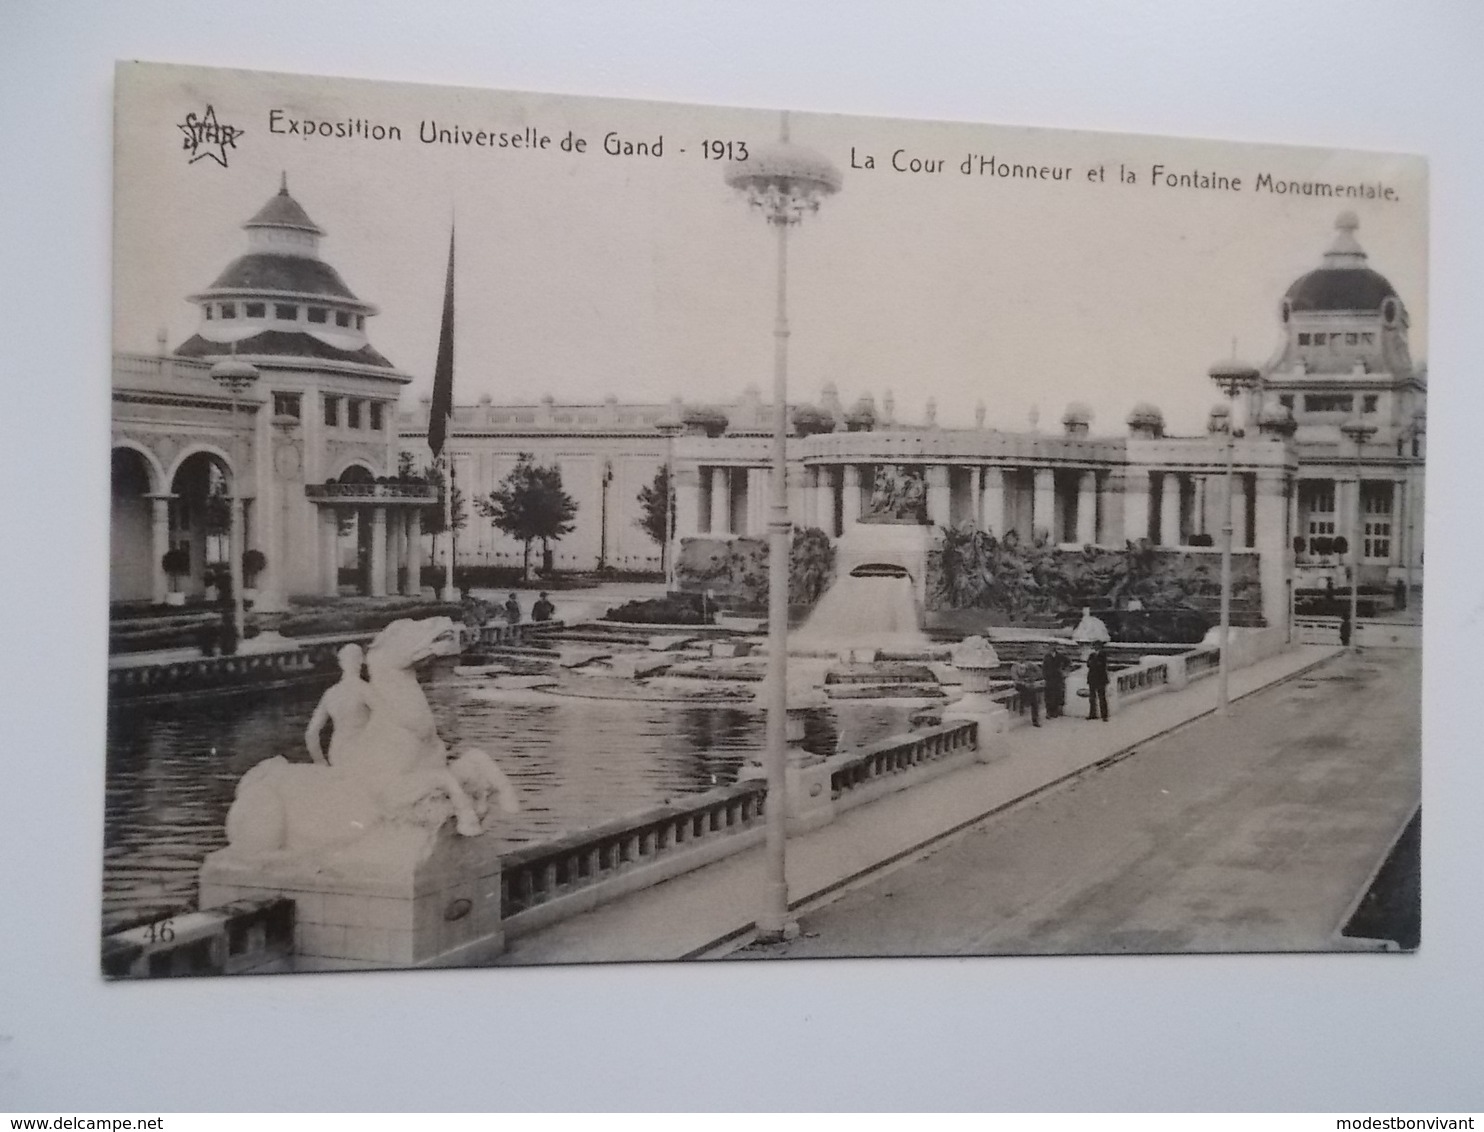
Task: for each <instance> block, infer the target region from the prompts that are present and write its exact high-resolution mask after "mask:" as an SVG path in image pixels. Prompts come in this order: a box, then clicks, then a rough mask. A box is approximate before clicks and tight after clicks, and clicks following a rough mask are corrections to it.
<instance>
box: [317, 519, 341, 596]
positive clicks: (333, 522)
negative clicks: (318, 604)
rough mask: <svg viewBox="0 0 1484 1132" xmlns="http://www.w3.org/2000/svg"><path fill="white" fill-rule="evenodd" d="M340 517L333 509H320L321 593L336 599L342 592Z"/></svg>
mask: <svg viewBox="0 0 1484 1132" xmlns="http://www.w3.org/2000/svg"><path fill="white" fill-rule="evenodd" d="M339 549H340V515H339V513H338V512H337V511H336V510H335V508H333V507H321V508H320V509H319V581H320V593H322V594H324V595H326V596H327V597H334V596H335V595H336V594H338V593H339V592H340V556H339V553H338V552H339Z"/></svg>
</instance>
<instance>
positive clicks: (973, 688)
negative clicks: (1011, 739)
mask: <svg viewBox="0 0 1484 1132" xmlns="http://www.w3.org/2000/svg"><path fill="white" fill-rule="evenodd" d="M951 663H952V665H953V668H954V670H955V671H956V672H958V674H959V677H960V683H961V685H962V687H963V695H962V696H961V697H959V699H958V700H956V701H955V702H954V703H952V704H950V705H949V706H948V708H947V709H946V710H945V711H944V712H943V722H944V723H945V724H947V723H951V722H953V721H955V720H959V719H969V720H973V721H974V722H975V723H977V724H978V725H979V741H978V746H979V761H981V762H983V761H984V760H985V759H986V758H988V756H989V751H990V748H991V746H992V741H991V740H990V738H989V737H990V736H991V735H998V734H1000V733H1002V732H1004V731H1007V730H1009V727H1010V713H1009V712H1008V711H1006V710H1005V706H1004V705H1003V704H1001V703H997V702H996V701H995V700H994V699H993V698H992V697H991V695H990V690H991V688H992V687H993V678H994V671H995V669H996V668H998V667H999V663H1000V658H999V654H998V653H996V652H995V649H994V646H993V645H992V644H990V643H989V642H988V641H987V640H985V639H984V638H983V637H968V638H966V639H965V640H964V641H963V642H961V643H960V644H959V645H957V646H956V647H955V648H954V650H953V656H952V660H951Z"/></svg>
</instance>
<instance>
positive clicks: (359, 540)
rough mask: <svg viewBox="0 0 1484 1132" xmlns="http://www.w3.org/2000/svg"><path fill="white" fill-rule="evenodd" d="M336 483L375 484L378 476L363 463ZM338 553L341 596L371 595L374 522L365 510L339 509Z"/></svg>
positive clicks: (352, 466) (337, 518)
mask: <svg viewBox="0 0 1484 1132" xmlns="http://www.w3.org/2000/svg"><path fill="white" fill-rule="evenodd" d="M333 482H335V483H347V484H374V483H375V482H376V477H375V476H374V475H372V474H371V470H370V469H369V468H367V467H365V466H364V465H362V464H352V465H350V467H348V468H346V469H345V471H343V472H341V473H340V476H339V478H338V479H337V480H335V481H333ZM335 517H336V535H337V537H336V543H335V546H336V552H335V561H336V564H337V566H338V573H337V580H338V586H339V591H338V592H340V593H350V594H369V593H370V592H371V521H370V518H369V516H368V515H367V514H366V510H365V508H363V507H337V508H336V509H335Z"/></svg>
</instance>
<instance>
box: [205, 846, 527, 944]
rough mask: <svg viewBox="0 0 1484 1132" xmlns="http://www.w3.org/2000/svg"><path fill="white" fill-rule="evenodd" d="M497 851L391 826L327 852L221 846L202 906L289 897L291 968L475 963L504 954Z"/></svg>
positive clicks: (209, 863)
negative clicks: (291, 912)
mask: <svg viewBox="0 0 1484 1132" xmlns="http://www.w3.org/2000/svg"><path fill="white" fill-rule="evenodd" d="M500 870H501V862H500V854H499V851H498V848H497V846H496V842H495V839H494V838H493V837H490V836H489V835H487V834H486V835H481V836H478V837H460V836H458V835H457V834H456V833H455V832H454V828H453V822H452V820H450V821H448V822H445V823H444V824H443V825H442V826H441V827H439V829H438V830H436V831H432V832H430V831H428V830H427V829H424V828H419V827H417V826H414V825H399V826H387V827H383V828H380V829H377V830H375V831H373V832H372V833H371V834H368V835H367V837H365V838H363V839H362V840H361V841H359V842H357V843H355V844H354V845H352V846H349V847H346V848H340V849H331V850H313V851H295V850H282V851H276V852H268V853H255V854H249V853H241V852H234V851H233V850H232V849H230V848H228V849H221V850H218V851H217V852H215V853H212V854H211V855H210V856H208V857H207V858H206V861H205V863H204V864H202V866H201V877H200V906H201V907H202V908H209V907H213V906H215V905H218V904H226V903H229V902H231V901H234V900H243V899H258V898H262V897H269V896H286V897H289V898H290V899H291V900H293V902H294V913H295V922H294V960H293V962H294V968H295V969H296V970H310V971H314V970H344V969H353V968H365V967H377V968H379V967H422V966H428V967H436V966H478V965H480V964H483V963H489V962H492V961H493V960H494V959H495V958H496V957H497V956H499V955H500V954H501V953H502V952H503V951H504V949H505V935H504V931H503V929H502V927H501V922H500V921H501V881H500Z"/></svg>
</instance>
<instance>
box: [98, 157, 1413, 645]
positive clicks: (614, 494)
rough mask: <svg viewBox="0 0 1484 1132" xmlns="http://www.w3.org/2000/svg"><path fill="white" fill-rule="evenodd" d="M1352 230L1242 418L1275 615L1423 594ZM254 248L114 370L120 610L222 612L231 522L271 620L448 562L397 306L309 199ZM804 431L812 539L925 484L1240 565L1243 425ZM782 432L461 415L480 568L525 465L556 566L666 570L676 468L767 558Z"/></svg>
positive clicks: (455, 446)
mask: <svg viewBox="0 0 1484 1132" xmlns="http://www.w3.org/2000/svg"><path fill="white" fill-rule="evenodd" d="M1357 227H1358V224H1357V222H1356V219H1355V217H1354V215H1353V214H1350V213H1344V214H1342V215H1341V216H1340V218H1339V220H1338V221H1337V225H1336V229H1337V231H1336V235H1335V238H1334V242H1333V245H1332V246H1331V247H1330V249H1329V251H1328V252H1326V253H1325V254H1324V255H1323V257H1322V259H1321V261H1320V263H1319V265H1318V266H1317V267H1316V268H1315V269H1314V270H1313V271H1311V272H1308V273H1306V274H1305V275H1304V276H1302V277H1301V278H1299V279H1298V280H1296V281H1295V282H1294V283H1293V285H1292V286H1291V287H1290V288H1289V289H1288V291H1287V292H1286V294H1285V295H1284V296H1283V297H1282V300H1281V303H1280V306H1279V310H1278V317H1279V322H1280V327H1281V342H1280V345H1279V348H1278V350H1277V351H1276V353H1275V354H1274V355H1273V357H1272V358H1271V359H1270V360H1269V361H1268V362H1267V363H1266V364H1265V365H1264V366H1263V367H1261V381H1260V383H1259V385H1258V388H1257V389H1256V390H1255V391H1254V392H1253V393H1252V394H1251V395H1250V396H1249V397H1248V398H1247V400H1246V403H1245V404H1243V405H1241V406H1238V411H1239V417H1240V420H1239V423H1240V424H1244V425H1245V428H1244V429H1243V430H1242V432H1241V435H1240V438H1239V439H1235V440H1234V442H1233V451H1232V459H1233V468H1234V477H1233V483H1234V493H1233V497H1232V513H1233V528H1234V543H1235V545H1236V546H1237V547H1238V548H1248V549H1251V550H1255V551H1257V552H1259V554H1260V556H1261V562H1262V567H1261V571H1262V580H1263V591H1264V605H1265V614H1266V615H1267V616H1268V618H1269V619H1270V620H1274V619H1279V618H1281V617H1282V616H1283V615H1284V614H1285V611H1286V608H1287V604H1286V603H1287V600H1288V596H1289V594H1290V593H1291V591H1292V588H1293V587H1294V586H1295V584H1296V585H1298V586H1299V587H1304V586H1314V585H1320V586H1322V585H1323V584H1324V581H1325V579H1329V580H1331V581H1334V582H1335V583H1336V584H1339V583H1340V582H1341V581H1343V580H1344V577H1345V575H1344V566H1345V561H1344V558H1345V556H1344V555H1343V554H1340V553H1338V552H1337V550H1336V547H1335V544H1334V542H1333V540H1334V538H1335V537H1336V536H1344V537H1345V540H1346V543H1347V544H1348V545H1349V546H1352V547H1354V548H1356V550H1357V551H1358V557H1359V568H1360V575H1361V581H1362V583H1363V584H1365V585H1382V584H1389V583H1395V582H1396V581H1398V580H1403V579H1409V580H1410V582H1411V584H1412V585H1413V586H1420V585H1421V577H1422V551H1421V547H1422V517H1423V506H1422V500H1423V493H1424V478H1423V461H1424V455H1425V453H1424V444H1425V427H1424V425H1425V410H1426V375H1425V372H1423V371H1422V370H1420V369H1419V368H1418V367H1417V366H1415V365H1414V364H1413V362H1412V360H1411V354H1410V349H1409V344H1408V328H1409V322H1408V315H1407V311H1406V307H1405V305H1404V304H1403V302H1402V299H1401V297H1400V296H1398V295H1397V294H1396V292H1395V291H1394V289H1393V288H1392V287H1391V285H1390V283H1389V282H1388V281H1387V280H1386V279H1385V277H1384V276H1382V275H1380V274H1379V273H1378V272H1376V271H1374V270H1373V269H1372V268H1371V267H1370V266H1369V264H1368V262H1367V258H1366V255H1365V252H1364V251H1363V250H1362V248H1361V246H1360V244H1359V243H1358V241H1357V239H1356V235H1355V233H1356V229H1357ZM244 228H245V229H246V232H247V249H246V252H245V254H244V255H242V256H241V257H239V258H238V259H237V260H235V261H233V262H232V263H231V264H229V265H228V266H227V268H226V269H225V270H224V271H223V272H222V273H221V275H220V276H219V277H218V278H217V279H216V280H215V281H214V282H213V283H212V284H211V285H210V286H209V287H207V288H206V289H205V290H203V291H201V292H199V293H198V294H195V295H192V296H191V297H190V299H191V301H192V302H194V303H195V304H196V305H197V306H198V308H199V309H200V312H201V315H200V322H199V326H198V329H197V332H196V333H195V334H194V335H192V336H191V337H190V338H189V339H188V340H187V341H185V342H184V343H182V344H180V345H179V346H178V347H176V348H175V350H174V351H173V352H168V353H167V352H166V349H165V343H164V342H163V341H162V342H161V344H160V349H159V351H158V352H157V354H155V355H119V356H117V357H116V358H115V362H114V393H113V398H114V429H113V432H114V436H113V524H114V525H113V540H114V541H113V572H112V585H111V592H112V596H113V597H114V599H115V600H119V601H152V602H163V601H166V600H170V599H169V596H168V595H170V594H171V593H172V592H184V593H200V592H201V591H202V589H203V588H204V587H205V585H206V581H207V573H208V566H209V565H210V564H211V563H212V562H214V561H221V560H224V559H225V557H226V556H227V555H228V554H229V553H232V552H233V551H232V549H231V548H230V547H229V546H228V545H227V544H228V542H230V538H231V536H230V534H228V533H227V532H229V531H231V530H232V529H234V527H233V524H232V523H231V522H227V521H224V520H223V512H224V510H225V511H226V514H227V516H228V518H230V517H231V514H232V508H237V509H238V512H237V517H238V520H239V524H238V525H239V526H240V528H241V533H240V535H239V536H238V543H237V547H238V549H237V551H236V552H239V553H240V552H241V550H242V549H255V550H258V551H260V552H261V554H262V556H263V559H264V560H265V564H263V565H262V568H261V569H260V570H258V571H257V572H256V577H254V578H250V579H249V582H250V583H251V582H255V583H256V585H255V590H256V594H257V601H258V607H259V608H264V609H273V608H277V607H280V606H281V605H282V603H283V602H284V601H285V599H286V598H287V597H288V596H289V595H291V594H335V593H339V592H343V588H349V589H352V590H355V591H358V592H362V593H369V594H386V593H392V592H413V591H415V590H417V589H418V580H419V577H420V566H421V564H422V563H423V562H424V561H426V560H427V558H428V556H429V554H430V553H431V550H432V548H431V544H430V542H429V540H428V537H427V536H426V535H425V534H424V533H423V521H424V515H425V514H426V513H427V508H428V506H429V504H430V503H431V502H432V501H433V499H434V493H433V491H432V489H429V488H426V487H422V486H420V485H415V484H408V483H405V482H387V481H390V480H392V478H393V477H394V476H395V475H396V472H397V468H398V464H399V458H401V457H403V456H404V454H405V457H406V458H407V459H409V460H410V462H411V463H412V464H413V465H414V466H416V467H419V468H420V467H423V466H425V465H426V464H427V463H428V462H429V459H430V456H429V452H428V449H427V425H428V415H429V408H430V406H429V404H428V403H427V401H426V400H424V401H423V402H422V403H421V404H419V405H416V406H413V407H410V408H408V409H406V410H403V411H399V409H398V398H399V395H400V394H401V391H402V389H403V387H404V386H405V385H406V384H407V383H408V382H409V381H410V380H411V379H410V377H409V375H408V374H406V373H405V372H403V371H401V370H398V369H397V368H395V367H394V366H393V365H392V364H391V363H390V362H389V361H388V360H387V359H386V358H384V357H382V356H381V355H380V354H379V353H377V351H376V350H375V349H374V348H373V347H372V346H371V344H370V341H369V339H368V337H367V334H366V321H367V319H368V318H371V317H373V316H374V315H375V314H376V308H375V307H373V306H372V305H370V304H369V303H366V302H363V301H362V300H360V299H359V298H357V297H356V295H355V294H354V293H353V292H352V291H351V290H350V288H349V287H348V286H347V285H346V284H345V283H344V281H343V280H341V278H340V276H339V275H338V273H337V272H336V271H335V270H334V268H333V267H331V266H330V265H329V264H328V263H326V262H325V261H324V260H323V259H322V258H321V257H320V254H319V244H320V240H321V238H322V237H323V236H324V233H323V231H322V230H321V229H320V228H319V227H318V226H317V225H316V224H314V222H313V221H311V220H310V219H309V217H308V215H307V213H306V212H305V211H304V209H303V208H302V207H301V206H300V205H299V204H298V202H297V201H295V200H294V199H293V197H291V196H290V195H289V193H288V188H287V185H286V184H284V185H282V186H281V187H280V190H279V192H278V193H277V195H275V196H274V197H272V198H271V199H270V200H269V202H268V203H267V204H266V205H265V206H264V207H263V209H261V210H260V211H259V212H258V213H257V214H256V215H255V216H254V217H252V218H251V219H250V220H249V221H248V222H247V223H246V224H245V225H244ZM224 362H231V363H234V364H238V368H240V363H246V364H248V365H250V366H251V367H252V370H253V371H254V373H255V375H256V378H257V379H256V380H255V381H253V382H251V383H250V386H249V387H247V388H242V389H240V390H239V391H237V392H235V393H234V392H233V391H232V390H231V389H230V388H229V387H228V385H227V384H225V383H224V382H223V381H222V380H219V379H220V378H221V377H222V376H223V372H222V371H221V366H222V363H224ZM229 368H230V367H229ZM214 372H216V373H217V378H213V373H214ZM1191 380H1192V381H1193V382H1198V383H1207V381H1208V379H1207V378H1206V376H1205V375H1199V374H1195V375H1192V377H1191ZM1213 392H1214V390H1213ZM792 419H793V422H794V425H795V429H796V435H795V437H794V439H792V440H791V442H790V445H789V460H788V498H789V511H790V517H791V519H792V521H793V522H794V523H795V524H796V525H803V526H809V527H817V528H819V529H821V530H823V531H824V532H825V533H826V534H828V535H829V536H830V537H832V538H834V539H837V540H841V539H847V538H848V537H849V536H850V534H851V532H852V531H853V530H855V529H856V528H857V527H858V526H859V524H860V523H861V521H862V519H865V518H869V517H870V515H871V512H872V511H873V510H874V509H879V508H880V507H881V506H883V505H884V504H885V502H886V501H885V500H884V498H883V495H884V493H885V494H889V493H890V491H891V490H892V485H893V484H896V483H898V482H899V481H902V480H904V479H905V481H910V482H912V483H915V484H918V485H920V492H921V495H922V499H921V504H922V515H923V519H924V521H925V522H926V523H927V524H932V525H949V524H957V523H962V522H973V523H976V524H977V525H979V526H981V527H983V528H985V529H987V530H990V531H992V532H995V533H996V534H1003V533H1005V532H1007V531H1011V530H1013V531H1016V532H1018V534H1019V535H1020V536H1021V537H1046V538H1049V539H1050V540H1052V541H1054V542H1057V543H1066V544H1072V545H1086V544H1101V545H1114V546H1119V545H1122V544H1123V543H1124V542H1125V541H1126V540H1134V539H1148V540H1150V541H1151V542H1153V543H1155V544H1157V545H1161V546H1190V545H1192V543H1194V544H1196V545H1201V544H1205V545H1209V544H1210V543H1212V542H1215V543H1218V544H1219V538H1220V533H1221V529H1222V522H1223V519H1222V516H1223V513H1224V512H1223V505H1224V503H1225V494H1224V484H1225V457H1226V429H1227V423H1228V409H1227V406H1226V405H1224V404H1223V405H1218V406H1217V407H1216V409H1213V411H1212V414H1211V419H1210V422H1209V426H1208V430H1207V432H1206V433H1204V434H1202V435H1197V436H1188V437H1176V436H1169V435H1166V433H1165V429H1164V421H1163V417H1162V415H1161V413H1160V411H1159V409H1158V408H1157V407H1155V406H1152V405H1149V404H1143V403H1141V404H1138V405H1136V406H1134V408H1133V410H1132V411H1131V412H1130V413H1129V415H1128V417H1127V420H1126V427H1125V428H1124V429H1122V430H1120V431H1119V432H1118V433H1116V434H1096V433H1094V432H1093V430H1092V427H1091V426H1092V419H1091V414H1090V413H1089V412H1088V411H1087V410H1086V408H1085V407H1083V406H1081V405H1078V404H1073V405H1071V406H1069V407H1068V408H1067V411H1066V412H1065V414H1064V415H1063V418H1062V421H1061V427H1060V429H1059V430H1048V431H1045V432H1043V431H1041V430H1040V429H1038V428H1037V427H1035V426H1034V425H1032V427H1031V428H1029V429H1025V430H1018V431H1009V430H1003V429H999V428H995V427H992V426H990V425H988V424H986V422H985V419H984V411H983V409H982V408H981V409H980V411H979V412H978V414H977V415H976V423H975V426H974V427H973V428H943V427H939V425H938V424H937V422H936V419H935V412H934V410H933V407H932V403H931V402H929V405H928V411H927V415H926V419H924V420H923V421H921V422H913V423H907V422H902V421H898V420H897V419H896V414H895V406H894V405H893V403H892V400H891V397H890V395H889V394H888V395H887V396H886V398H885V399H884V401H883V403H882V405H881V407H880V409H879V410H878V408H877V406H876V404H875V402H874V401H873V400H872V399H871V398H869V397H864V398H861V399H860V400H859V401H857V402H855V403H854V404H853V405H852V406H850V407H848V408H847V407H846V406H845V405H844V404H843V403H842V402H841V400H840V397H839V394H838V392H837V391H836V390H835V389H834V387H832V386H826V387H825V389H824V390H823V391H822V396H821V398H820V401H819V403H818V404H817V405H808V406H804V405H800V406H795V407H794V408H793V410H792ZM771 429H772V407H771V406H769V405H768V404H766V403H764V402H763V401H762V400H761V397H760V395H759V394H758V392H757V390H756V389H755V388H749V389H748V390H747V391H745V392H744V394H743V395H742V396H741V397H740V398H739V399H738V400H737V401H735V402H734V403H732V404H730V405H725V406H699V405H686V404H684V403H683V402H681V401H680V400H678V399H677V400H675V401H672V402H670V403H668V404H664V403H656V404H623V403H620V402H618V401H617V400H615V399H611V398H610V399H609V400H607V401H603V402H598V403H583V404H559V403H557V402H556V401H554V400H553V399H551V398H549V397H548V398H544V399H541V400H539V401H536V402H534V403H526V404H501V405H496V404H494V403H493V402H492V400H491V399H490V398H489V397H487V396H486V397H484V398H482V399H481V400H480V401H479V402H478V403H477V404H473V405H462V406H458V407H456V408H455V410H454V413H453V417H452V419H451V422H450V427H449V430H448V441H447V451H448V454H449V457H450V460H451V462H452V468H453V475H454V482H455V483H456V484H457V486H458V487H459V489H460V490H461V492H462V493H463V496H464V500H465V509H466V523H465V526H464V528H463V530H462V531H460V533H459V538H458V549H457V558H458V562H459V564H461V565H487V566H502V565H503V566H516V565H519V564H520V563H521V561H522V558H523V549H524V548H523V547H522V546H521V545H520V544H519V543H517V542H516V541H515V540H513V539H511V538H509V537H508V536H505V535H503V534H502V533H501V532H499V531H498V530H496V529H495V528H494V527H493V525H492V524H491V523H490V522H489V521H488V520H487V519H486V518H484V517H483V516H482V515H480V514H479V513H478V512H477V510H476V509H475V508H474V507H473V506H472V503H473V501H474V500H475V499H477V498H479V497H485V496H487V495H488V494H489V493H490V492H491V491H493V490H494V489H495V488H496V487H497V486H498V485H499V483H500V482H501V480H502V479H504V477H505V476H506V475H507V474H508V473H509V472H510V470H511V469H513V468H514V466H515V464H516V462H517V460H518V459H519V458H520V456H521V455H523V454H529V455H530V456H532V457H533V458H534V459H535V460H536V462H537V463H539V464H543V465H548V466H556V467H558V468H559V469H560V470H561V473H562V480H563V486H564V489H565V490H566V491H567V492H568V493H569V494H570V495H571V496H572V497H573V499H574V501H575V503H576V504H577V515H576V520H575V528H574V530H573V531H572V532H571V533H570V534H568V535H567V536H565V537H564V538H562V539H561V540H559V541H558V542H557V543H556V544H555V545H554V547H553V551H554V554H553V563H552V564H553V566H554V567H555V568H556V569H558V570H582V571H591V570H600V569H604V568H609V569H613V570H617V571H645V570H647V571H655V570H658V569H659V568H660V566H661V561H662V547H661V545H659V544H658V543H656V542H655V540H654V539H653V538H651V536H650V535H649V534H648V533H647V532H646V531H645V530H644V529H643V527H642V525H641V520H642V517H643V508H642V506H641V504H640V500H639V496H640V492H641V490H642V489H644V488H645V487H649V486H651V485H653V484H654V483H655V478H656V474H657V473H658V472H659V471H660V469H661V468H663V467H665V466H666V465H667V464H669V465H670V466H672V467H673V469H674V482H675V497H676V510H675V527H676V532H675V533H676V536H677V538H679V539H684V538H687V537H696V536H703V535H704V536H708V537H738V536H747V535H753V536H760V535H762V534H764V533H765V530H766V522H767V506H768V499H769V476H770V470H769V467H770V453H771V439H770V436H771ZM378 481H382V482H378ZM1202 536H1209V538H1206V537H1202ZM172 549H176V550H181V551H184V559H185V560H186V569H184V570H183V571H180V572H179V573H178V574H177V575H175V576H171V575H170V574H169V573H168V572H167V571H166V569H165V567H164V565H163V562H164V555H165V552H166V551H167V550H172ZM180 558H181V556H180V555H177V559H180ZM173 565H175V566H177V567H179V566H180V565H181V562H180V561H176V562H175V563H173Z"/></svg>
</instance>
